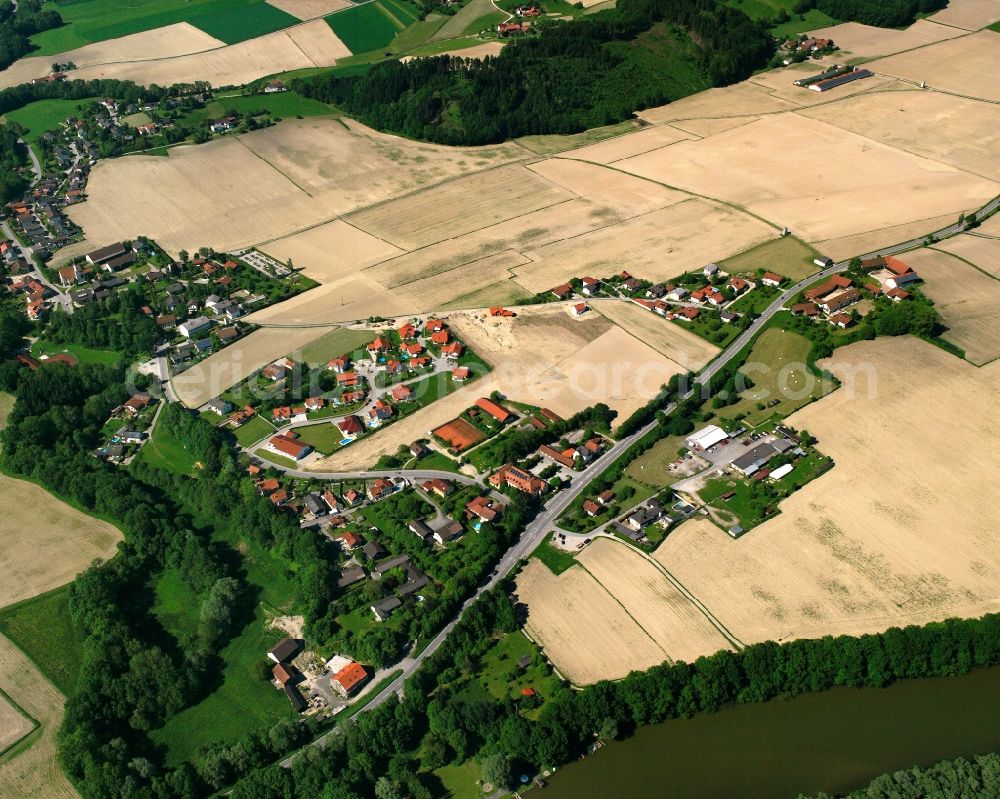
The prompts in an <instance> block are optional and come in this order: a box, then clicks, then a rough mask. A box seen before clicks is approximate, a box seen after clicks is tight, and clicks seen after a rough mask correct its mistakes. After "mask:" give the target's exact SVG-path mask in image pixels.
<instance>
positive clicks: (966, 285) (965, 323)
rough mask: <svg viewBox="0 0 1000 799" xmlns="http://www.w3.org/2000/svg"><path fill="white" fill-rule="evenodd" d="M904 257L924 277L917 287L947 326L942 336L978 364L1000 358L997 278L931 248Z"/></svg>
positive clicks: (999, 295)
mask: <svg viewBox="0 0 1000 799" xmlns="http://www.w3.org/2000/svg"><path fill="white" fill-rule="evenodd" d="M993 243H994V244H996V243H997V242H993ZM904 258H905V259H906V263H908V264H909V265H910V266H912V267H913V268H914V269H915V270H916V271H917V273H918V274H919V275H920V277H922V278H923V279H924V282H923V284H922V285H921V289H923V291H924V293H925V294H926V295H927V296H928V297H930V298H931V299H932V300H933V301H934V304H935V305H936V306H937V310H938V313H940V314H941V318H942V319H943V320H944V323H945V324H946V325H947V326H948V331H947V332H946V333H945V334H944V335H943V336H942V338H944V339H945V340H946V341H951V342H953V343H955V344H957V345H958V346H959V347H961V348H962V349H963V350H965V357H966V358H968V359H969V361H971V362H972V363H974V364H976V365H978V366H982V365H983V364H984V363H988V362H989V361H992V360H994V359H996V358H1000V316H998V315H997V309H998V308H1000V280H997V279H996V278H994V277H989V276H988V275H985V274H983V273H982V272H980V271H979V270H978V269H975V268H974V267H971V266H969V265H968V264H967V263H965V262H964V261H961V260H959V259H958V258H956V257H954V256H953V255H948V254H947V253H944V252H939V251H937V250H935V249H926V248H925V249H922V250H917V251H916V252H909V253H906V255H905V256H904ZM995 266H996V264H995V262H994V268H995Z"/></svg>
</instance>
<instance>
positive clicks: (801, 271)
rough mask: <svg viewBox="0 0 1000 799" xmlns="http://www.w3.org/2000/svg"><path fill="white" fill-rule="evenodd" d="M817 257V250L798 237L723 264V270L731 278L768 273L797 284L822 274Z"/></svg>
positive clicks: (770, 243)
mask: <svg viewBox="0 0 1000 799" xmlns="http://www.w3.org/2000/svg"><path fill="white" fill-rule="evenodd" d="M817 255H819V253H817V252H816V250H814V249H813V248H812V247H810V246H809V245H808V244H806V243H805V242H803V241H800V240H799V239H797V238H795V236H782V237H781V238H780V239H772V240H771V241H766V242H764V243H763V244H758V245H757V246H756V247H751V248H750V249H749V250H746V251H745V252H741V253H740V254H739V255H734V256H733V257H732V258H726V259H725V260H724V261H719V266H720V267H721V268H722V269H723V270H724V271H726V272H729V273H730V274H734V273H736V272H756V271H757V270H758V269H766V270H767V271H769V272H777V273H778V274H779V275H784V276H785V277H787V278H789V279H790V280H793V281H796V282H797V281H799V280H802V279H803V278H805V277H809V275H811V274H813V273H815V272H818V271H819V267H818V266H816V264H814V263H813V262H812V261H813V258H815V257H816V256H817Z"/></svg>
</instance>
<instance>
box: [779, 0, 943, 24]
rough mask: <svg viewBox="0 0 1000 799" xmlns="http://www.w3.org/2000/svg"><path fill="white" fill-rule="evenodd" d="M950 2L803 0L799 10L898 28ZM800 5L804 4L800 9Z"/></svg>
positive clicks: (914, 0) (926, 0)
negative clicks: (815, 10) (919, 15)
mask: <svg viewBox="0 0 1000 799" xmlns="http://www.w3.org/2000/svg"><path fill="white" fill-rule="evenodd" d="M947 5H948V0H800V2H799V3H798V4H797V5H796V7H795V11H796V13H800V14H801V13H805V12H806V11H808V10H810V9H812V8H817V9H819V10H820V11H822V12H823V13H824V14H826V15H827V16H829V17H833V18H834V19H841V20H850V21H852V22H861V23H864V24H865V25H874V26H876V27H879V28H898V27H901V26H903V25H909V24H910V23H912V22H913V21H915V20H916V18H917V14H918V13H919V14H930V13H932V12H934V11H939V10H940V9H942V8H944V7H945V6H947ZM799 8H802V10H801V11H800V10H799Z"/></svg>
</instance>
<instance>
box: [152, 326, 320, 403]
mask: <svg viewBox="0 0 1000 799" xmlns="http://www.w3.org/2000/svg"><path fill="white" fill-rule="evenodd" d="M331 327H332V326H331ZM330 330H331V328H330V327H326V328H324V327H305V328H301V327H300V328H266V327H265V328H261V329H260V330H255V331H254V332H253V333H251V334H250V335H249V336H246V337H245V338H242V339H240V340H239V341H237V342H236V343H235V344H231V345H230V346H228V347H226V348H225V349H223V350H219V351H218V352H216V353H214V354H213V355H209V356H208V357H207V358H206V359H205V360H203V361H202V362H201V363H197V364H195V365H194V366H192V367H191V368H190V369H188V370H187V371H185V372H182V373H181V374H179V375H177V376H176V377H174V378H173V379H172V380H171V381H170V382H171V385H173V387H174V391H176V392H177V396H178V398H179V399H180V400H181V402H183V403H184V404H185V405H187V406H188V407H189V408H198V407H201V406H202V405H204V404H205V403H206V402H208V401H209V400H210V399H214V398H215V397H218V396H219V394H221V393H222V392H223V391H225V390H226V389H227V388H229V387H230V386H233V385H235V384H236V383H239V382H240V381H241V380H243V379H244V378H245V377H247V376H249V375H250V374H251V373H252V372H255V371H257V370H258V369H260V368H261V367H263V366H266V365H267V364H269V363H271V362H272V361H275V360H277V359H278V358H280V357H281V356H282V355H288V354H290V353H291V354H293V356H294V353H295V352H296V350H298V349H299V348H300V347H304V346H305V345H306V344H308V343H309V342H311V341H314V340H316V339H318V338H320V337H321V336H323V335H326V334H327V333H329V332H330Z"/></svg>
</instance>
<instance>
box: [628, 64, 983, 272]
mask: <svg viewBox="0 0 1000 799" xmlns="http://www.w3.org/2000/svg"><path fill="white" fill-rule="evenodd" d="M935 46H936V45H935ZM817 153H822V154H823V157H822V159H817V157H816V155H817ZM719 164H726V165H727V168H726V169H725V170H720V169H719V168H718V165H719ZM616 166H617V167H619V168H621V169H624V170H625V171H628V172H632V173H633V174H637V175H640V176H643V177H649V178H651V179H654V180H661V181H663V182H669V183H670V184H671V185H673V186H677V187H679V188H682V189H685V190H688V191H691V192H694V193H696V194H700V195H704V196H709V197H716V198H719V199H722V200H725V201H728V202H735V203H739V204H740V205H743V206H745V207H746V208H747V209H748V210H750V211H751V212H753V213H755V214H758V215H759V216H762V217H764V218H765V219H769V220H772V221H774V222H775V223H776V224H782V225H787V226H789V227H790V228H791V229H792V231H793V232H794V233H796V235H798V236H799V237H800V238H804V239H806V240H807V241H817V240H824V239H829V238H833V237H834V236H845V235H851V234H856V233H862V232H867V231H871V230H879V229H882V228H885V227H889V226H892V225H899V224H903V223H905V222H911V221H914V220H917V219H926V218H928V217H931V216H936V215H940V214H944V213H947V212H954V213H955V214H956V215H957V214H958V212H959V211H962V210H968V209H971V208H975V207H978V206H979V205H980V204H981V203H982V202H984V201H985V200H987V199H989V198H990V197H993V196H994V195H995V194H996V193H997V191H998V190H1000V188H998V186H997V184H996V183H993V182H991V181H987V180H984V179H982V178H979V177H975V176H972V175H968V174H966V173H964V172H961V171H959V170H957V169H954V168H952V167H947V166H945V165H943V164H940V163H937V162H933V161H929V160H927V159H924V158H919V157H917V156H914V155H910V154H909V153H904V152H901V151H899V150H896V149H894V148H892V147H889V146H887V145H883V144H880V143H878V142H874V141H872V140H871V139H868V138H865V137H862V136H858V135H856V134H854V133H850V132H847V131H843V130H841V129H839V128H835V127H834V126H832V125H828V124H826V123H823V122H819V121H817V120H811V119H808V118H807V117H803V116H801V115H791V114H776V115H772V116H767V117H763V118H761V119H760V120H758V121H756V122H752V123H750V124H748V125H743V126H741V127H739V128H735V129H733V130H729V131H726V132H723V133H719V134H717V135H715V136H712V137H710V138H708V139H703V140H701V141H694V142H678V143H677V144H673V145H671V146H669V147H664V148H662V149H660V150H656V151H654V152H651V153H646V154H645V155H640V156H636V157H635V158H630V159H627V160H625V161H620V162H619V163H618V164H616ZM805 174H809V175H810V179H809V180H803V175H805ZM886 196H905V197H907V202H906V203H887V202H885V201H884V198H885V197H886ZM712 257H713V258H719V257H724V255H723V254H722V253H718V252H713V254H712Z"/></svg>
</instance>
